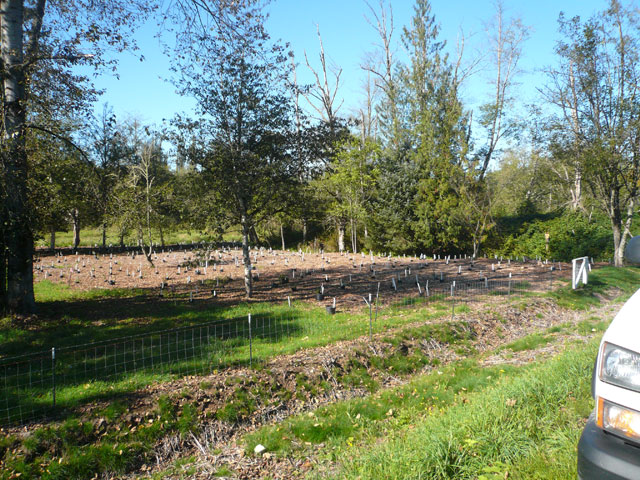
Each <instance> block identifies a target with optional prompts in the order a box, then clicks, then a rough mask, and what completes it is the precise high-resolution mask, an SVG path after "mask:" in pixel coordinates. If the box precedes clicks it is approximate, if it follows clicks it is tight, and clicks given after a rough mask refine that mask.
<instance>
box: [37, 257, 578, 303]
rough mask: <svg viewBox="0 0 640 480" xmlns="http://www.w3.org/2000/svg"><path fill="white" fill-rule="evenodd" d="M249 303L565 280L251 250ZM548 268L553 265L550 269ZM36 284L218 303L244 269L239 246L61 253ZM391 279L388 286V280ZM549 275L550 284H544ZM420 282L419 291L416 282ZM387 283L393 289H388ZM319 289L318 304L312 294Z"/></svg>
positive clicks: (565, 274)
mask: <svg viewBox="0 0 640 480" xmlns="http://www.w3.org/2000/svg"><path fill="white" fill-rule="evenodd" d="M251 262H252V268H253V278H254V295H253V301H287V297H290V298H291V300H292V301H293V300H304V301H310V302H315V303H316V304H317V303H321V304H327V305H328V304H330V303H332V302H333V298H334V297H335V298H336V304H337V305H338V308H339V309H344V310H347V309H349V308H351V307H353V306H356V305H357V306H362V305H363V300H362V297H363V296H368V295H369V294H372V295H375V294H376V292H377V291H378V284H379V285H380V287H379V288H380V290H379V291H380V295H381V298H383V299H384V300H383V301H384V302H390V301H393V299H394V298H402V297H406V296H407V295H408V294H409V293H411V292H414V293H415V295H416V296H417V295H418V294H419V293H423V292H424V290H425V287H427V282H429V285H428V286H429V287H430V288H431V289H437V288H442V287H440V285H442V284H446V285H447V286H448V284H450V283H451V282H452V281H455V282H456V283H457V284H458V285H463V284H465V282H472V281H476V282H481V281H484V278H487V279H488V280H489V281H505V282H507V281H508V279H509V278H511V279H512V281H513V282H522V281H526V282H528V286H527V289H533V290H545V289H548V288H549V286H550V284H551V282H552V281H553V280H555V279H558V278H569V277H570V265H567V264H561V263H554V264H553V265H552V264H551V263H546V262H540V261H535V260H527V261H526V262H523V261H522V259H518V261H515V260H514V261H510V260H509V259H500V258H498V259H478V260H476V261H474V262H472V261H471V260H470V259H465V258H454V257H452V258H451V259H450V261H446V260H444V259H435V260H434V259H433V257H430V258H425V259H420V258H417V257H391V258H389V257H381V256H372V255H364V254H357V255H352V254H339V253H309V252H289V251H269V250H264V249H260V250H254V251H252V253H251ZM552 267H553V268H552ZM34 277H35V279H36V281H40V280H45V279H46V280H49V281H52V282H58V283H63V284H66V285H68V286H69V287H71V288H72V289H79V290H89V289H95V288H106V289H109V288H138V289H143V290H147V291H149V293H154V292H155V293H157V294H160V293H161V289H162V288H164V289H166V291H171V292H179V293H184V294H187V295H189V294H190V295H192V296H193V298H194V299H214V298H213V297H214V295H215V299H214V300H215V301H216V302H219V303H223V304H234V303H237V302H241V301H245V300H246V298H245V290H244V265H243V263H242V251H241V250H239V249H227V250H215V251H210V252H204V251H168V252H158V253H157V254H155V255H154V256H153V265H152V264H150V263H149V262H147V260H146V258H145V257H144V256H142V255H135V254H119V255H115V254H114V255H66V256H56V257H42V258H37V259H36V261H35V263H34ZM392 277H395V281H393V280H392ZM552 278H553V280H552ZM418 282H419V283H420V289H418V287H417V283H418ZM394 283H395V287H394ZM321 290H322V291H323V292H324V299H323V300H318V299H317V297H316V296H317V294H318V293H320V291H321Z"/></svg>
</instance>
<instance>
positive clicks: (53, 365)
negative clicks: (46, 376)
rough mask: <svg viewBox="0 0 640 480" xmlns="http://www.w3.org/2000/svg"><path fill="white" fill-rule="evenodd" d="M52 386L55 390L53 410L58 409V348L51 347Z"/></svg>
mask: <svg viewBox="0 0 640 480" xmlns="http://www.w3.org/2000/svg"><path fill="white" fill-rule="evenodd" d="M51 385H52V390H53V408H56V347H51Z"/></svg>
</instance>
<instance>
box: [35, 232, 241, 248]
mask: <svg viewBox="0 0 640 480" xmlns="http://www.w3.org/2000/svg"><path fill="white" fill-rule="evenodd" d="M152 238H153V241H154V243H158V244H159V243H160V232H159V231H158V230H156V229H152ZM222 239H223V240H224V241H229V242H231V241H240V240H241V239H242V238H241V236H240V233H239V230H233V229H231V230H229V231H228V232H227V233H225V234H224V235H223V237H222ZM49 240H50V239H49V234H46V235H44V236H43V237H42V238H40V239H38V240H36V247H44V248H48V247H49ZM216 240H218V237H217V235H216V234H213V235H211V234H207V233H206V232H199V231H190V230H181V231H168V232H166V231H165V232H164V241H165V244H166V245H176V244H179V243H182V244H188V243H197V242H208V241H216ZM124 242H125V244H126V245H135V244H137V243H138V238H137V234H136V233H135V232H134V231H132V232H130V233H129V234H128V235H125V237H124ZM72 245H73V231H71V230H70V231H67V232H56V248H60V247H70V246H72ZM94 245H98V246H102V229H101V228H86V229H82V230H81V231H80V246H81V247H93V246H94ZM107 245H116V246H117V245H120V235H119V233H118V231H117V229H114V228H108V229H107Z"/></svg>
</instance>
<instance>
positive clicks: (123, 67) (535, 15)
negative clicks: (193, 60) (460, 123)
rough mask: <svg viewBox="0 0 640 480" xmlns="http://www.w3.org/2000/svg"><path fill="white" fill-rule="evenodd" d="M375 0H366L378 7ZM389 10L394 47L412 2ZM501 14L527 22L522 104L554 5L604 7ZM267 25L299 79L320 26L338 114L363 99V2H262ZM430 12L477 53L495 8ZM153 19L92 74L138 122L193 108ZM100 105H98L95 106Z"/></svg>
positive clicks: (472, 2)
mask: <svg viewBox="0 0 640 480" xmlns="http://www.w3.org/2000/svg"><path fill="white" fill-rule="evenodd" d="M377 1H378V0H371V1H370V3H371V4H372V5H377ZM391 4H392V7H393V12H394V23H395V29H396V31H395V39H396V41H397V44H398V49H399V53H400V54H401V48H400V46H399V45H400V42H399V40H400V35H401V30H402V27H403V26H405V25H407V24H409V22H410V19H411V15H412V12H413V4H414V2H413V0H391ZM504 5H505V7H506V14H507V16H519V17H520V18H521V20H522V22H523V23H524V24H525V25H528V26H530V27H531V29H532V30H531V35H530V38H529V40H528V41H527V42H526V43H525V45H524V47H523V58H522V62H521V67H522V69H523V73H522V75H520V76H519V78H518V81H519V83H520V85H519V87H518V89H519V90H518V98H519V100H520V101H521V102H522V103H532V102H536V101H537V97H536V87H539V86H540V85H541V84H542V83H543V82H544V75H542V73H541V72H540V69H541V68H542V67H544V66H547V65H551V64H553V62H554V61H555V58H554V54H553V49H554V45H555V42H556V40H557V39H558V38H559V37H558V33H557V19H558V14H559V13H560V11H564V12H565V14H566V15H567V16H574V15H580V16H582V17H584V18H587V17H589V16H591V15H592V14H594V13H595V12H597V11H599V10H602V9H604V8H605V7H606V5H607V2H606V0H560V1H557V0H556V1H553V0H505V1H504ZM269 12H270V19H269V23H268V30H269V32H270V34H271V36H272V37H273V38H280V39H282V40H284V41H287V42H290V43H291V47H292V49H293V50H294V53H295V55H296V57H297V60H298V63H299V67H298V77H299V82H300V83H307V82H310V81H311V77H310V76H309V72H308V71H307V68H306V66H305V65H304V57H303V52H304V51H305V50H306V51H307V54H308V55H309V59H310V61H311V62H312V63H314V64H317V58H318V51H319V48H318V39H317V36H316V24H318V25H319V26H320V32H321V34H322V38H323V43H324V47H325V53H326V54H327V56H328V57H329V58H330V59H331V60H332V61H333V63H335V64H336V65H338V66H340V67H342V69H343V73H342V87H341V89H340V91H339V96H340V97H342V98H343V99H344V106H343V107H342V109H341V110H340V112H339V113H341V114H343V115H348V114H349V113H350V112H351V111H352V110H353V109H354V108H355V107H357V106H358V105H360V104H361V102H362V100H363V93H362V82H363V80H364V78H365V74H364V72H363V71H362V70H361V69H360V65H361V63H362V60H363V57H364V54H365V52H367V51H370V50H372V48H373V47H372V46H373V44H374V43H375V42H376V41H377V37H376V33H375V31H374V30H373V28H372V27H371V26H370V25H369V24H368V23H367V21H366V20H365V17H364V16H365V14H367V13H368V8H367V6H366V4H365V1H364V0H273V2H272V5H271V6H270V7H269ZM432 12H433V13H434V14H435V16H436V20H437V21H438V22H439V23H440V25H441V28H442V31H441V37H442V39H445V40H446V41H447V42H448V44H449V45H451V46H452V45H455V44H456V40H457V37H458V35H459V32H460V29H462V31H464V34H465V36H467V37H469V36H470V43H471V45H469V46H468V48H467V51H468V52H469V53H470V54H475V52H482V51H483V48H485V43H486V34H485V32H484V30H483V28H484V24H485V23H486V22H487V21H489V20H490V19H491V17H492V16H493V14H494V12H495V9H494V4H493V1H492V0H432ZM155 32H156V27H155V24H153V23H150V24H148V25H146V26H144V27H143V28H142V29H140V30H139V31H138V32H137V34H136V37H137V39H138V42H139V45H140V47H141V52H140V53H142V54H143V55H144V56H145V61H143V62H140V61H139V60H138V57H137V56H134V55H131V54H123V55H122V56H121V58H120V67H119V69H118V72H119V79H117V78H115V77H112V76H107V75H104V76H101V77H100V78H98V79H97V80H96V84H97V86H98V87H100V88H104V89H105V90H106V93H105V94H104V95H103V97H102V99H101V102H100V103H101V104H102V103H103V102H108V103H109V104H110V105H111V106H112V107H113V108H114V111H115V112H116V114H117V115H118V116H119V117H122V116H127V115H135V116H137V117H139V118H140V119H141V120H143V121H144V122H145V123H150V124H157V125H159V124H161V123H162V120H163V119H165V118H166V119H168V118H171V117H172V116H173V115H174V114H175V113H178V112H192V109H193V105H194V103H193V100H191V99H190V98H181V97H179V96H178V95H176V94H175V88H174V86H173V85H171V84H170V83H168V82H167V81H166V79H167V78H168V77H169V75H170V72H169V63H170V62H169V60H168V59H167V58H166V57H165V56H164V55H163V53H162V51H161V49H160V47H159V45H158V41H157V40H156V39H155V38H153V36H154V33H155ZM488 81H489V72H487V71H485V72H482V71H480V72H478V73H477V74H476V75H474V76H473V77H472V78H471V79H470V80H469V81H468V83H467V85H466V86H465V90H464V98H465V101H466V103H467V106H469V107H473V106H474V105H478V104H480V103H483V102H484V101H487V100H488V99H489V95H490V92H491V86H490V85H489V83H488ZM99 109H100V107H99Z"/></svg>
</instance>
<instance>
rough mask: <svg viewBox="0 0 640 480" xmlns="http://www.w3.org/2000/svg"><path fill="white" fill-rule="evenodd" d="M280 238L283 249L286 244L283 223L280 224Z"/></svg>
mask: <svg viewBox="0 0 640 480" xmlns="http://www.w3.org/2000/svg"><path fill="white" fill-rule="evenodd" d="M280 239H281V240H282V250H284V249H285V245H284V226H283V225H282V223H281V224H280Z"/></svg>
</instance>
